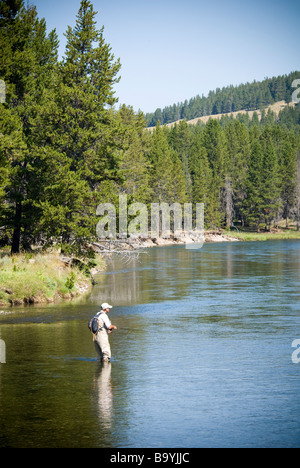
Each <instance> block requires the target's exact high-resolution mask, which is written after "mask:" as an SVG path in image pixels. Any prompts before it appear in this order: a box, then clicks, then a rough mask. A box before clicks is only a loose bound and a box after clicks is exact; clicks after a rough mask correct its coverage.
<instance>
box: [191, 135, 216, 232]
mask: <svg viewBox="0 0 300 468" xmlns="http://www.w3.org/2000/svg"><path fill="white" fill-rule="evenodd" d="M200 133H201V132H200V129H199V128H197V129H196V132H195V134H194V136H193V140H192V144H191V149H190V169H191V177H192V187H193V192H192V201H193V203H194V204H195V203H204V221H205V224H206V226H208V227H209V226H211V225H213V221H214V217H213V212H212V211H211V201H210V200H211V186H212V170H211V167H210V164H209V161H208V158H207V153H206V150H205V149H204V147H203V146H202V144H201V135H200Z"/></svg>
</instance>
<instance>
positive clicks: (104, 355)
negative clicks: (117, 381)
mask: <svg viewBox="0 0 300 468" xmlns="http://www.w3.org/2000/svg"><path fill="white" fill-rule="evenodd" d="M110 309H112V306H111V305H109V304H107V303H106V302H105V303H104V304H102V306H101V311H100V312H99V314H97V319H98V331H97V332H96V333H95V334H94V343H95V348H96V351H97V353H98V354H99V357H100V359H101V361H102V362H110V359H111V350H110V344H109V340H108V335H109V334H110V333H112V330H117V327H116V326H115V325H112V324H111V321H110V320H109V318H108V315H107V314H108V312H109V311H110Z"/></svg>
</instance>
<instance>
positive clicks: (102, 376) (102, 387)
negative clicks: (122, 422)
mask: <svg viewBox="0 0 300 468" xmlns="http://www.w3.org/2000/svg"><path fill="white" fill-rule="evenodd" d="M94 390H95V398H96V402H97V410H98V417H99V422H100V424H101V425H102V426H103V427H104V429H110V428H111V425H112V408H113V393H112V383H111V363H110V362H103V363H98V366H97V371H96V374H95V378H94Z"/></svg>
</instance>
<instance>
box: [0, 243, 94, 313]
mask: <svg viewBox="0 0 300 468" xmlns="http://www.w3.org/2000/svg"><path fill="white" fill-rule="evenodd" d="M102 267H103V265H99V268H102ZM91 286H92V281H91V278H90V277H87V276H86V275H84V273H82V272H81V271H80V270H79V269H77V268H74V267H72V268H71V267H70V266H68V265H66V264H65V263H63V261H62V259H61V258H60V256H59V254H58V253H51V254H36V255H31V254H30V255H27V254H25V255H17V256H13V257H11V256H10V255H8V254H7V253H6V252H5V251H2V252H1V258H0V306H7V305H23V304H42V303H51V302H56V301H58V300H60V299H71V298H73V297H76V296H79V295H82V294H84V293H86V292H88V291H89V290H90V288H91Z"/></svg>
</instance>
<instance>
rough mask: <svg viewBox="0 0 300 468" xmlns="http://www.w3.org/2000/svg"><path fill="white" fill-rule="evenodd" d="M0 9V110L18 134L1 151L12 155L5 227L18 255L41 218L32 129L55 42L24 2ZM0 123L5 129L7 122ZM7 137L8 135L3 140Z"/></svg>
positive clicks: (13, 249)
mask: <svg viewBox="0 0 300 468" xmlns="http://www.w3.org/2000/svg"><path fill="white" fill-rule="evenodd" d="M0 11H1V18H0V20H1V30H0V42H1V45H2V44H3V47H2V48H1V51H0V78H1V79H3V80H4V81H5V84H6V103H5V105H4V106H5V107H6V109H8V110H9V113H10V116H9V119H11V121H12V127H13V128H14V129H17V130H15V131H17V133H18V138H17V140H16V142H15V143H16V144H15V148H14V149H12V147H11V145H10V140H9V138H8V140H7V144H8V147H6V148H4V150H5V152H6V154H7V155H10V161H9V177H8V180H7V184H6V187H5V201H6V206H5V216H6V218H5V225H6V229H7V230H8V231H9V230H11V231H12V253H18V252H19V251H20V247H21V241H22V245H23V247H25V248H27V247H29V244H30V242H31V241H32V240H33V237H32V236H33V229H32V226H34V225H35V223H36V222H37V220H38V218H39V215H40V210H39V209H37V206H36V201H37V199H38V195H39V192H40V180H39V178H38V177H37V173H38V172H39V171H40V163H41V161H40V159H39V157H38V154H37V148H36V144H35V141H34V138H33V137H32V129H33V126H34V121H35V117H36V114H37V109H38V106H39V105H40V104H41V101H42V99H43V94H42V92H41V90H42V89H43V88H44V87H47V85H48V82H49V80H51V71H52V68H53V64H54V62H55V60H56V50H55V48H56V47H57V39H56V35H55V33H54V32H51V33H50V35H49V36H48V37H47V35H46V24H45V21H44V20H41V21H40V20H39V19H38V17H37V12H36V9H35V8H33V7H29V8H25V7H24V6H23V2H18V1H15V2H13V1H2V2H1V10H0ZM0 125H2V126H3V125H4V126H5V120H2V122H0ZM9 134H10V132H9V131H8V132H7V136H8V135H9ZM4 143H5V142H4ZM2 146H3V142H2ZM21 147H22V150H21V151H20V148H21Z"/></svg>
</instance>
